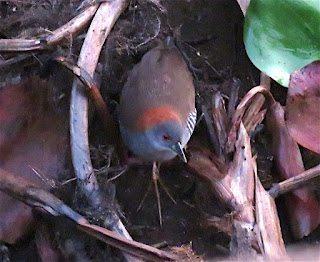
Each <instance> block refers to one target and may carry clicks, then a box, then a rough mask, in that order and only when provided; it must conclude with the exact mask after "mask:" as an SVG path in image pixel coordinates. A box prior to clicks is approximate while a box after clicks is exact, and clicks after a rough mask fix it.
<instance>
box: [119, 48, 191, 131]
mask: <svg viewBox="0 0 320 262" xmlns="http://www.w3.org/2000/svg"><path fill="white" fill-rule="evenodd" d="M121 101H127V102H126V103H121ZM121 101H120V122H121V123H122V124H123V125H124V126H125V127H126V128H129V129H131V130H137V129H138V128H139V127H138V126H137V123H138V119H139V117H140V116H141V115H142V114H143V112H145V111H146V110H148V109H151V108H157V107H168V108H170V109H172V110H173V111H174V112H176V113H177V114H178V115H179V117H180V118H181V119H188V116H189V114H190V113H191V112H194V110H195V91H194V85H193V80H192V75H191V73H190V71H189V70H188V67H187V64H186V62H185V61H184V59H183V57H182V55H181V53H180V51H179V50H178V49H177V47H175V46H174V45H173V44H168V45H167V44H165V43H162V44H160V45H159V46H158V47H156V48H154V49H152V50H150V51H149V52H147V53H146V54H145V55H144V56H143V58H142V60H141V62H140V63H139V64H137V65H136V66H135V67H134V68H133V69H132V71H131V73H130V76H129V78H128V81H127V83H126V84H125V86H124V88H123V90H122V94H121ZM128 101H130V102H128ZM183 124H184V125H186V123H183Z"/></svg>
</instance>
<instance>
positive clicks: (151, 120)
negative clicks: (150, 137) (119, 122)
mask: <svg viewBox="0 0 320 262" xmlns="http://www.w3.org/2000/svg"><path fill="white" fill-rule="evenodd" d="M169 120H175V121H178V122H180V123H181V120H180V117H179V115H178V114H176V113H175V112H174V111H173V110H172V109H170V108H168V107H164V106H160V107H154V108H150V109H148V110H147V111H145V112H144V114H143V115H142V116H141V117H140V118H139V120H138V125H137V129H138V131H146V130H149V129H151V128H152V127H153V126H155V125H159V124H162V123H164V122H166V121H169Z"/></svg>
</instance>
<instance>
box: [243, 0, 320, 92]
mask: <svg viewBox="0 0 320 262" xmlns="http://www.w3.org/2000/svg"><path fill="white" fill-rule="evenodd" d="M244 43H245V46H246V51H247V54H248V56H249V58H250V59H251V61H252V62H253V64H254V65H255V66H256V67H257V68H259V69H260V70H261V71H263V72H264V73H266V74H267V75H269V76H270V77H272V78H273V79H274V80H276V81H277V82H278V83H280V84H281V85H283V86H288V84H289V78H290V74H291V73H293V72H294V71H296V70H299V69H301V68H302V67H304V66H306V65H307V64H309V63H311V62H313V61H315V60H320V1H319V0H251V2H250V5H249V7H248V9H247V14H246V17H245V25H244Z"/></svg>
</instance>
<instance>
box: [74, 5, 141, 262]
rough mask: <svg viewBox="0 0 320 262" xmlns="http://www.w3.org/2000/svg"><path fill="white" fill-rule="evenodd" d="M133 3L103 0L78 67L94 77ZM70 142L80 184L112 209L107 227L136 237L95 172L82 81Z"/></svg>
mask: <svg viewBox="0 0 320 262" xmlns="http://www.w3.org/2000/svg"><path fill="white" fill-rule="evenodd" d="M128 4H129V1H128V0H117V1H111V2H109V1H108V2H103V3H102V4H101V5H100V6H99V8H98V11H97V13H96V15H95V17H94V18H93V20H92V23H91V25H90V27H89V29H88V32H87V35H86V38H85V40H84V43H83V45H82V49H81V52H80V55H79V60H78V66H79V67H80V68H83V69H84V70H85V71H86V72H88V73H89V75H90V76H91V77H93V75H94V72H95V69H96V66H97V63H98V59H99V56H100V51H101V49H102V46H103V44H104V41H105V39H106V37H107V36H108V34H109V33H110V31H111V29H112V27H113V25H114V23H115V22H116V21H117V19H118V17H119V16H120V14H121V13H122V12H123V10H124V9H125V8H126V7H127V5H128ZM70 140H71V141H70V142H71V153H72V163H73V167H74V170H75V175H76V177H77V178H78V185H79V187H80V189H81V191H82V192H83V193H84V195H85V196H86V197H87V199H88V202H89V203H90V205H91V206H92V207H94V208H95V209H97V210H104V209H107V210H108V215H104V217H105V220H104V226H105V227H110V228H111V229H112V230H113V231H115V232H117V233H119V234H121V235H123V236H125V237H126V238H128V239H132V238H131V236H130V235H129V233H128V232H127V230H126V228H125V227H124V225H123V224H122V222H121V220H120V218H119V216H118V214H117V212H116V210H114V206H113V203H106V201H103V198H102V195H101V192H100V190H99V185H98V183H97V179H96V177H95V175H94V171H93V167H92V162H91V158H90V149H89V141H88V99H87V96H86V94H85V92H84V88H83V86H80V85H79V83H78V81H76V80H75V81H74V82H73V86H72V93H71V104H70ZM124 256H125V257H126V259H127V260H128V261H134V260H136V259H135V258H133V257H132V256H131V255H128V254H124Z"/></svg>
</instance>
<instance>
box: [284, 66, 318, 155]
mask: <svg viewBox="0 0 320 262" xmlns="http://www.w3.org/2000/svg"><path fill="white" fill-rule="evenodd" d="M319 105H320V61H316V62H313V63H311V64H309V65H307V66H305V67H304V68H302V69H301V70H299V71H296V72H294V73H293V74H292V75H291V78H290V83H289V89H288V98H287V106H286V124H287V127H288V130H289V132H290V134H291V136H292V137H293V139H294V140H295V141H297V143H299V144H300V145H302V146H303V147H306V148H308V149H310V150H312V151H314V152H316V153H318V154H320V139H319V136H320V106H319Z"/></svg>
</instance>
